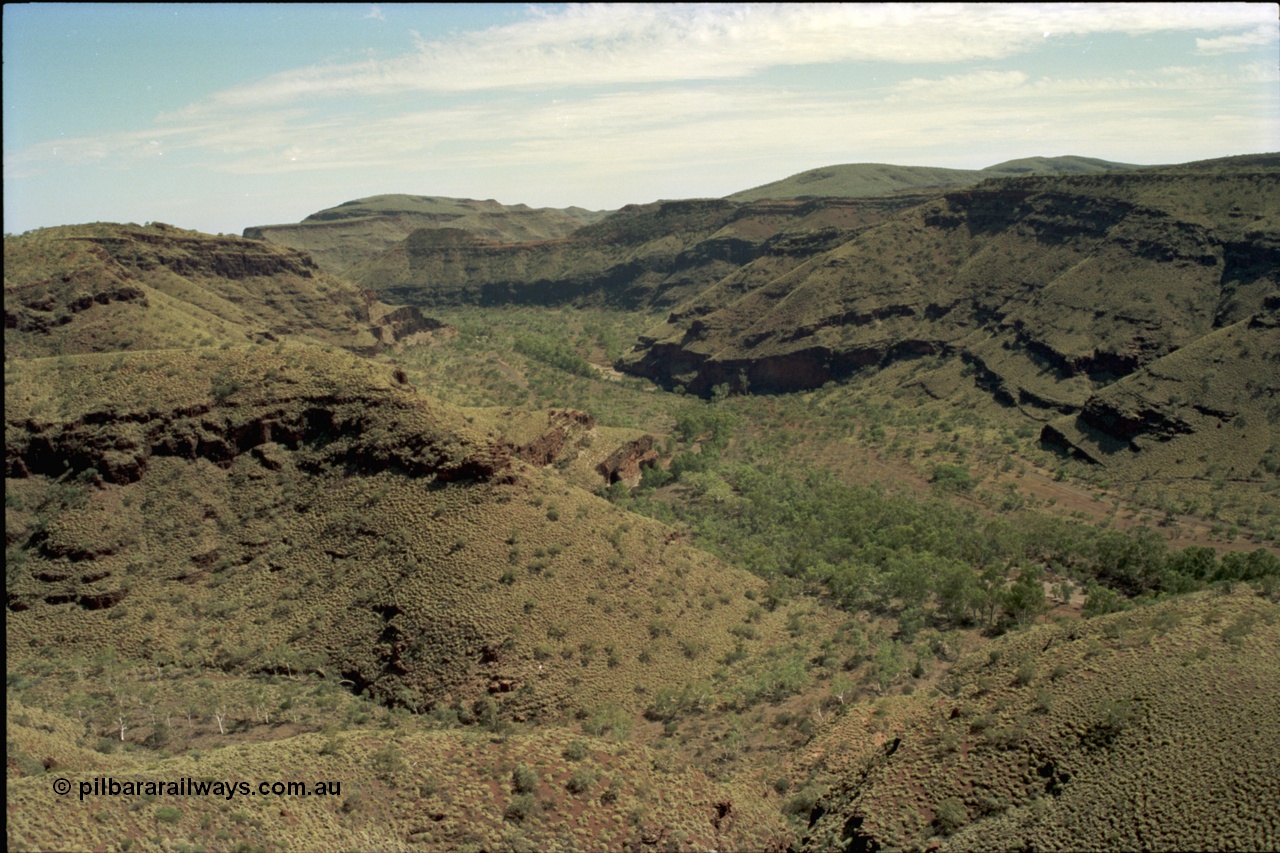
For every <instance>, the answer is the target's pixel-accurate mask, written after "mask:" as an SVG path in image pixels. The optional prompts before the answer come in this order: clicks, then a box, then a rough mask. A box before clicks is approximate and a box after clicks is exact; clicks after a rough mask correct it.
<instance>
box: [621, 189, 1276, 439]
mask: <svg viewBox="0 0 1280 853" xmlns="http://www.w3.org/2000/svg"><path fill="white" fill-rule="evenodd" d="M1278 198H1280V172H1277V171H1276V170H1275V169H1274V168H1261V169H1258V168H1250V169H1244V170H1235V171H1223V172H1217V173H1215V172H1197V171H1183V172H1169V173H1159V172H1131V173H1125V174H1107V175H1093V176H1072V177H1058V178H1015V179H1005V180H999V181H992V182H989V183H988V184H984V185H982V186H980V187H978V188H974V189H967V190H963V191H956V192H951V193H948V194H947V195H946V196H945V197H944V198H942V199H940V200H938V201H936V202H933V203H931V204H927V205H923V206H921V207H919V208H916V209H913V210H910V211H907V212H905V213H902V214H900V215H899V216H897V217H895V218H893V219H891V220H889V221H886V222H884V223H882V224H880V225H878V226H876V227H873V228H870V229H868V230H866V231H864V232H862V233H860V234H858V235H856V236H854V237H853V239H850V240H848V241H847V242H844V243H842V244H841V245H839V246H838V247H836V248H834V249H832V250H830V251H827V252H825V253H822V254H820V255H817V256H815V257H811V258H808V259H805V260H804V261H803V262H802V263H799V264H798V265H795V266H793V267H792V268H791V269H790V270H788V271H785V272H782V273H781V274H776V270H775V269H772V268H770V267H769V263H770V261H769V260H768V259H761V260H757V261H754V262H753V263H752V264H749V265H747V266H746V267H744V268H743V269H742V270H741V271H739V272H738V273H737V274H735V275H734V276H730V277H728V278H726V279H725V280H723V281H722V282H720V283H718V285H717V286H716V287H714V288H711V289H709V290H707V291H704V292H703V293H702V294H699V295H698V296H697V297H695V298H693V299H691V300H688V301H686V302H685V303H683V304H681V305H679V306H677V307H676V308H675V310H673V311H672V313H671V315H670V316H669V317H668V319H667V321H666V322H665V323H664V324H662V325H661V326H659V327H658V328H656V329H654V330H651V331H650V332H649V333H648V334H647V335H646V336H645V337H643V338H642V339H641V341H640V343H639V344H638V345H637V347H636V349H635V351H634V352H632V353H631V354H629V355H627V356H626V357H624V358H623V360H622V362H621V363H620V364H619V368H620V369H623V370H628V371H631V372H634V373H637V374H640V375H644V376H648V377H650V378H652V379H654V380H656V381H658V382H660V383H663V384H665V385H668V386H670V385H677V384H680V385H684V386H686V387H687V388H688V389H689V390H691V391H694V392H696V393H701V394H706V393H709V391H710V389H711V388H712V387H714V386H715V385H717V384H720V383H729V384H730V385H731V386H735V387H739V388H746V389H749V390H754V391H764V392H774V391H792V390H799V389H804V388H813V387H816V386H818V385H821V384H822V383H824V382H827V381H830V380H833V379H840V378H842V377H846V376H849V375H851V374H852V373H854V372H857V371H860V370H866V369H877V368H883V367H886V366H888V365H890V364H893V363H895V362H897V361H901V360H903V359H911V358H916V357H918V356H920V355H941V356H944V357H953V358H959V359H962V360H963V361H964V362H965V363H966V364H967V365H968V370H969V371H970V372H971V373H972V374H973V375H974V376H975V377H976V379H975V381H977V382H979V384H981V385H983V386H984V387H986V388H987V389H988V390H989V391H990V392H991V393H992V394H993V396H995V397H996V398H997V399H999V400H1001V401H1002V402H1005V403H1007V404H1011V405H1018V406H1021V407H1023V408H1024V410H1026V411H1027V412H1028V413H1029V414H1032V415H1033V416H1035V417H1038V418H1041V419H1047V418H1050V417H1053V416H1055V415H1059V414H1072V413H1078V412H1080V411H1081V410H1082V409H1083V408H1084V406H1085V404H1086V402H1087V401H1088V400H1090V399H1091V397H1092V395H1094V393H1095V392H1097V391H1098V390H1099V389H1101V388H1103V387H1105V386H1107V385H1109V384H1110V383H1112V382H1114V381H1115V380H1117V379H1119V378H1120V377H1123V376H1126V375H1129V374H1131V373H1133V372H1134V371H1136V370H1139V369H1140V368H1143V367H1145V366H1147V365H1150V364H1152V363H1153V362H1155V361H1156V360H1158V359H1160V358H1163V357H1164V356H1166V355H1168V354H1169V353H1172V352H1174V351H1176V350H1178V349H1179V348H1181V347H1185V346H1187V345H1188V344H1190V343H1192V342H1194V341H1196V340H1198V339H1200V338H1201V337H1203V336H1205V335H1208V334H1210V333H1212V332H1214V331H1215V330H1216V329H1219V328H1222V327H1224V326H1226V325H1230V324H1232V323H1236V322H1239V321H1241V320H1243V319H1245V318H1247V317H1249V316H1251V315H1252V314H1254V313H1256V312H1257V311H1259V310H1260V309H1261V307H1262V303H1263V300H1264V299H1265V298H1266V296H1267V295H1268V294H1270V293H1275V292H1277V269H1278V268H1280V265H1278V264H1277V263H1276V261H1277V255H1276V242H1277V235H1278V234H1280V202H1277V199H1278ZM756 266H759V267H760V269H759V270H758V271H756V270H754V269H753V268H754V267H756Z"/></svg>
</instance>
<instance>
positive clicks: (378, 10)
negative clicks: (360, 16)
mask: <svg viewBox="0 0 1280 853" xmlns="http://www.w3.org/2000/svg"><path fill="white" fill-rule="evenodd" d="M386 19H387V16H386V14H385V13H384V12H383V11H382V7H381V6H372V7H370V8H369V14H367V15H365V16H364V20H366V21H369V20H373V21H385V20H386Z"/></svg>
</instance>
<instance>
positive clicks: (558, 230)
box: [244, 195, 605, 273]
mask: <svg viewBox="0 0 1280 853" xmlns="http://www.w3.org/2000/svg"><path fill="white" fill-rule="evenodd" d="M604 215H605V212H604V211H590V210H585V209H583V208H580V207H570V208H565V209H559V208H551V207H541V208H531V207H529V206H528V205H524V204H514V205H507V204H499V203H498V202H496V201H494V200H493V199H487V200H485V201H477V200H475V199H467V198H442V197H439V196H414V195H377V196H370V197H369V198H361V199H356V200H354V201H347V202H343V203H342V204H340V205H337V206H336V207H331V208H327V209H325V210H321V211H318V212H316V213H313V214H311V215H310V216H308V217H306V218H305V219H303V220H302V221H301V222H298V223H295V224H291V225H289V224H284V225H258V226H251V227H249V228H246V229H245V230H244V236H245V237H247V238H250V239H253V240H265V241H267V242H270V243H276V244H279V245H282V246H291V247H293V248H295V249H302V250H304V251H306V252H309V253H310V254H311V256H312V257H314V258H315V260H316V263H317V264H319V265H320V267H321V268H323V269H324V270H326V271H328V272H334V273H339V272H343V271H345V270H347V269H348V268H350V267H352V266H353V265H355V264H358V263H362V262H364V261H368V260H370V259H371V258H374V257H376V256H377V255H379V254H381V253H383V252H385V251H387V250H388V249H390V248H391V247H392V246H394V245H396V244H397V243H399V242H400V241H401V240H403V239H404V238H405V237H406V236H408V235H409V234H410V233H412V232H413V231H416V230H418V229H420V228H446V227H447V228H457V229H459V230H462V231H465V232H467V233H468V234H474V235H475V236H477V237H479V238H480V239H482V240H491V241H494V242H497V243H523V242H528V241H531V240H548V239H553V238H556V237H563V236H565V235H567V234H570V233H571V232H573V231H574V230H576V229H578V228H580V227H581V226H583V225H585V224H587V223H590V222H594V221H596V220H598V219H600V218H601V217H603V216H604Z"/></svg>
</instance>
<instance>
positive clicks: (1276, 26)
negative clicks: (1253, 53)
mask: <svg viewBox="0 0 1280 853" xmlns="http://www.w3.org/2000/svg"><path fill="white" fill-rule="evenodd" d="M1277 44H1280V23H1277V22H1272V23H1270V24H1264V25H1262V26H1259V27H1256V28H1254V29H1252V30H1249V31H1248V32H1244V33H1232V34H1230V35H1225V36H1218V37H1217V38H1208V39H1206V38H1198V39H1196V53H1198V54H1200V55H1201V56H1217V55H1219V54H1223V53H1243V52H1244V51H1246V50H1252V49H1253V48H1255V47H1266V46H1267V45H1277Z"/></svg>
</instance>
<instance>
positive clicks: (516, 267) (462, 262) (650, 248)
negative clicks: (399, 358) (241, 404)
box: [348, 196, 926, 308]
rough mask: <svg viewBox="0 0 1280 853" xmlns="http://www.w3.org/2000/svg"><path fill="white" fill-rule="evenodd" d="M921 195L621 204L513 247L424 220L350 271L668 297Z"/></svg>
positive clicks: (555, 299)
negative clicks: (568, 231)
mask: <svg viewBox="0 0 1280 853" xmlns="http://www.w3.org/2000/svg"><path fill="white" fill-rule="evenodd" d="M925 198H926V197H923V196H903V197H898V198H894V199H874V200H848V199H843V200H820V201H813V202H797V201H780V202H761V203H757V204H739V203H735V202H730V201H725V200H722V199H698V200H686V201H667V202H656V203H653V204H648V205H628V206H627V207H625V208H623V209H622V210H621V211H618V212H617V213H614V214H612V215H611V216H609V217H608V218H606V219H604V220H602V221H600V222H597V223H594V224H592V225H588V226H585V227H583V228H581V229H579V230H578V231H576V232H574V233H573V234H572V235H570V236H568V237H565V238H562V239H559V240H547V241H542V242H532V243H521V244H497V243H494V242H492V241H486V240H483V239H481V238H479V237H477V236H475V235H473V234H471V233H468V232H465V231H462V230H460V229H455V228H437V229H426V230H420V231H416V232H414V233H412V234H410V235H409V236H408V238H407V239H405V240H404V242H403V243H401V244H399V245H397V246H396V247H395V248H393V249H392V250H390V251H388V252H387V253H385V254H384V255H382V256H380V257H379V258H377V259H375V260H373V261H370V262H368V263H365V264H360V265H357V266H355V267H353V268H352V269H351V270H349V272H348V275H349V276H350V277H351V279H352V280H354V281H356V282H359V283H360V284H362V285H363V286H365V287H368V288H370V289H371V290H374V291H375V292H377V293H378V294H379V295H381V296H383V297H384V298H388V299H393V300H396V301H403V302H408V303H410V304H413V305H445V304H479V305H492V304H508V303H513V304H550V305H559V304H584V303H606V304H611V305H617V306H621V307H628V308H633V307H641V306H649V305H670V304H673V303H675V302H677V301H680V300H682V299H684V298H687V297H689V296H691V295H693V294H696V293H697V292H699V291H701V290H703V289H704V288H706V287H708V286H710V285H711V284H713V283H714V282H716V281H717V280H719V279H721V278H723V277H724V276H726V275H728V274H730V273H732V272H733V271H735V270H737V269H738V268H739V267H741V266H742V265H744V264H746V263H749V262H750V261H752V260H755V259H757V258H760V257H763V256H766V255H773V254H779V253H783V254H785V253H787V252H789V251H790V249H789V247H788V246H789V244H791V243H797V242H798V243H800V244H802V246H801V249H802V251H810V250H809V249H806V248H805V247H808V246H813V245H815V244H816V245H817V246H821V247H823V248H828V247H830V246H833V245H836V244H837V243H838V242H840V241H841V240H842V239H847V237H848V235H849V234H850V233H853V232H855V231H856V230H858V229H860V228H863V227H866V226H867V225H870V224H873V223H875V222H879V221H881V220H883V219H884V218H886V217H887V216H890V215H892V214H894V213H896V212H898V211H900V210H902V209H904V208H906V207H910V206H912V205H915V204H919V203H920V202H922V201H924V200H925Z"/></svg>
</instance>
